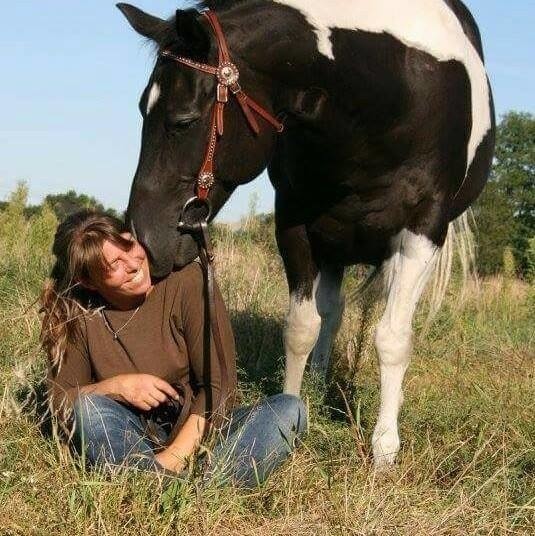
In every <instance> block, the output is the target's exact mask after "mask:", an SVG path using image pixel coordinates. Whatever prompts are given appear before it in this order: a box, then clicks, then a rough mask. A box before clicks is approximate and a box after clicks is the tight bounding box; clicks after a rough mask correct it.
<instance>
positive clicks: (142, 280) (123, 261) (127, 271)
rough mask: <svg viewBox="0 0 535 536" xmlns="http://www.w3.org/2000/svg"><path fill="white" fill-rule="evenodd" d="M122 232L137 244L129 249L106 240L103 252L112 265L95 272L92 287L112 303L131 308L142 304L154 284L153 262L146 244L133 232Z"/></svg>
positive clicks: (92, 277)
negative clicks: (152, 280) (150, 260)
mask: <svg viewBox="0 0 535 536" xmlns="http://www.w3.org/2000/svg"><path fill="white" fill-rule="evenodd" d="M121 236H123V237H124V238H126V239H128V240H132V242H133V244H134V245H133V246H132V248H131V249H130V250H128V251H125V250H124V249H121V248H120V247H119V246H117V245H115V244H114V243H113V242H109V241H108V240H106V241H105V242H104V244H103V245H102V253H103V255H104V257H105V259H106V260H107V261H108V264H109V266H110V267H109V269H107V270H101V271H99V273H97V274H91V281H90V285H87V286H89V287H90V288H92V289H93V290H96V291H97V292H98V293H99V294H100V295H101V296H102V297H104V298H105V299H106V300H107V301H109V302H110V303H111V304H112V305H115V306H117V307H121V308H129V307H132V306H135V305H136V304H138V305H139V303H141V301H142V300H143V299H144V298H145V296H146V295H147V293H148V292H149V290H150V289H151V287H152V282H151V278H150V272H149V262H148V259H147V254H146V253H145V250H144V249H143V246H142V245H141V244H140V243H139V242H137V241H136V240H134V239H133V238H132V235H131V234H130V233H122V234H121Z"/></svg>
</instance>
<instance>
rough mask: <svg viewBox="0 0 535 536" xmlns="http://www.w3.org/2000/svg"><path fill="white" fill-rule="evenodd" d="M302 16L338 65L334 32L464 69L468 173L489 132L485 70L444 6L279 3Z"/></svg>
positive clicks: (415, 1) (396, 1)
mask: <svg viewBox="0 0 535 536" xmlns="http://www.w3.org/2000/svg"><path fill="white" fill-rule="evenodd" d="M275 2H278V3H280V4H285V5H287V6H290V7H293V8H295V9H297V10H299V11H300V12H301V13H302V14H303V15H304V16H305V17H306V19H307V21H308V22H309V24H310V25H311V26H312V27H313V28H314V32H315V34H316V36H317V40H318V50H319V52H321V53H322V54H323V55H325V56H327V57H328V58H330V59H332V60H334V54H333V48H332V42H331V39H330V38H331V29H332V28H344V29H348V30H362V31H366V32H372V33H388V34H390V35H392V36H394V37H395V38H396V39H398V40H399V41H401V42H402V43H404V44H405V45H407V46H409V47H411V48H415V49H418V50H422V51H424V52H427V53H428V54H431V55H432V56H434V57H435V58H437V59H438V60H439V61H449V60H457V61H460V62H462V63H463V64H464V66H465V68H466V71H467V73H468V76H469V78H470V82H471V88H472V133H471V136H470V141H469V144H468V159H467V166H466V170H467V171H468V168H469V167H470V164H471V163H472V161H473V159H474V156H475V153H476V150H477V148H478V146H479V145H480V143H481V142H482V140H483V138H484V137H485V134H486V133H487V131H488V130H489V129H490V126H491V114H490V106H489V96H490V95H489V86H488V82H487V73H486V71H485V66H484V65H483V62H482V61H481V59H480V57H479V55H478V53H477V51H476V49H475V48H474V46H473V45H472V43H471V42H470V40H469V39H468V37H467V36H466V34H465V33H464V31H463V28H462V26H461V23H460V22H459V19H457V17H456V16H455V14H454V13H453V11H452V10H451V9H450V8H449V7H448V5H447V4H446V3H445V2H444V0H370V1H362V0H329V1H328V2H326V1H325V0H275Z"/></svg>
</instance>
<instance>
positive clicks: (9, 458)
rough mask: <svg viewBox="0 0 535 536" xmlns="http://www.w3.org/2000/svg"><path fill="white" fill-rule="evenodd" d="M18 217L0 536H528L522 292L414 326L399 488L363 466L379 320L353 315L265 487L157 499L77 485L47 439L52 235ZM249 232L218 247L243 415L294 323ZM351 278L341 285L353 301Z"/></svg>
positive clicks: (11, 216)
mask: <svg viewBox="0 0 535 536" xmlns="http://www.w3.org/2000/svg"><path fill="white" fill-rule="evenodd" d="M24 203H25V198H24V192H23V191H18V192H16V193H15V194H14V195H13V200H12V202H11V204H10V206H9V207H8V209H7V211H6V212H3V213H0V250H1V251H2V252H3V254H2V258H1V259H0V386H1V387H0V389H1V390H0V534H6V535H11V534H47V535H48V534H109V535H115V534H121V535H123V534H126V535H130V534H135V535H145V534H158V535H160V534H161V535H167V534H177V533H180V534H181V535H182V534H184V535H190V534H217V535H226V534H240V535H241V536H245V535H248V534H255V535H263V534H266V535H267V534H269V535H270V536H274V535H279V534H292V535H293V534H299V535H308V534H310V535H323V534H325V535H327V534H329V535H331V534H369V535H372V534H373V535H375V534H377V535H382V534H411V535H412V534H422V535H423V534H425V535H428V534H433V535H434V534H438V535H440V534H444V535H456V534H459V535H461V534H463V535H464V534H531V533H532V529H533V522H534V520H535V500H534V497H535V485H534V475H535V450H534V446H535V425H534V419H533V415H534V414H535V396H534V395H535V390H534V366H533V365H534V363H533V358H534V351H533V325H534V317H535V314H534V313H535V289H534V288H533V287H530V286H528V285H527V284H525V283H522V282H520V281H516V280H510V279H503V278H493V279H488V280H485V281H483V282H482V285H481V289H480V291H479V292H476V290H475V289H471V291H470V292H468V294H467V296H466V297H465V299H464V302H463V303H462V304H461V303H459V300H458V292H457V287H456V286H455V284H454V285H453V286H452V288H451V289H450V291H449V295H448V298H447V300H446V304H445V306H444V307H443V309H442V310H441V311H440V313H439V315H438V317H437V318H436V319H435V320H434V322H433V324H432V325H431V326H429V327H426V326H425V313H423V312H421V313H420V314H419V315H418V317H417V319H416V322H415V323H416V332H417V335H416V342H415V351H414V354H413V361H412V364H411V367H410V369H409V371H408V373H407V378H406V382H405V404H404V406H403V410H402V414H401V419H400V426H401V436H402V450H401V452H400V455H399V460H398V464H397V466H396V467H395V469H394V470H393V471H391V472H389V473H386V474H382V473H380V474H378V473H375V472H374V471H373V467H372V465H371V461H372V460H371V453H370V436H371V433H372V431H373V425H374V422H375V418H376V415H377V406H378V387H377V386H378V372H377V366H376V358H375V354H374V350H373V347H372V345H371V341H370V335H371V333H372V331H373V329H372V326H373V318H374V317H377V314H378V311H379V310H378V309H376V310H372V311H371V312H370V314H369V315H367V316H365V315H363V313H362V311H361V310H360V309H359V308H358V307H356V306H351V307H349V308H348V310H347V311H346V315H345V318H344V322H343V324H342V328H341V332H340V335H339V337H338V340H337V343H336V347H335V349H334V357H333V360H334V362H335V363H336V366H335V367H334V370H333V373H332V378H331V380H330V382H329V383H328V385H327V386H323V385H321V383H320V382H318V381H317V379H315V378H313V377H311V376H310V375H307V376H306V379H305V385H304V391H303V397H304V399H305V401H306V403H307V404H308V407H309V412H310V416H309V421H310V426H309V433H308V435H307V438H306V440H305V442H304V444H303V446H302V447H301V448H300V449H299V450H298V451H297V452H296V453H295V455H294V456H293V457H292V459H291V460H290V461H289V462H288V463H286V464H285V465H284V466H283V468H282V469H281V470H280V471H279V472H278V473H277V474H276V475H275V476H274V477H273V478H271V479H270V480H268V482H267V483H266V484H265V485H264V486H262V487H260V488H258V489H256V490H253V491H243V490H240V489H235V488H233V487H227V488H222V489H219V488H216V487H209V488H208V489H204V490H202V491H201V489H200V486H199V479H196V478H193V479H192V481H190V482H185V483H180V484H177V486H176V487H175V488H173V489H170V490H167V491H165V492H164V491H163V489H162V486H161V485H160V483H159V482H158V481H157V480H156V479H154V478H153V477H150V476H148V475H143V474H136V473H132V472H130V473H123V474H119V475H117V476H115V477H109V476H105V475H102V474H99V473H98V472H94V471H93V472H87V471H84V470H83V469H81V468H80V467H79V466H78V465H77V464H76V462H75V461H73V459H72V458H71V457H70V455H69V454H68V452H67V451H66V450H65V449H64V448H62V447H61V446H60V445H59V444H58V443H57V442H56V441H55V440H54V439H53V438H50V437H49V436H47V435H43V433H42V430H41V428H42V427H40V426H39V424H38V422H37V420H36V418H35V401H34V400H33V398H32V397H29V398H28V397H27V395H28V394H31V393H32V390H33V387H35V385H36V384H37V383H38V381H39V378H41V377H42V376H43V371H44V367H45V358H44V356H43V355H42V353H41V352H40V351H39V348H38V344H37V335H38V326H39V319H38V314H37V310H36V309H37V308H36V306H35V305H34V302H35V299H36V297H37V294H38V291H39V288H40V285H41V284H42V281H43V279H44V278H45V277H46V275H47V272H48V269H49V266H50V261H51V258H50V254H49V247H50V243H51V239H52V236H53V232H54V228H55V225H56V222H55V219H54V217H53V215H52V214H51V212H50V211H48V210H46V209H45V210H44V211H43V212H42V213H41V214H40V215H37V216H35V217H34V218H33V219H31V220H30V221H27V220H25V219H24V216H23V214H22V208H23V206H24ZM255 225H257V223H255V221H254V220H252V221H250V222H249V227H248V228H246V229H245V230H242V231H240V232H239V233H230V232H227V231H225V230H220V231H219V232H218V233H217V259H218V273H219V279H220V285H221V288H222V290H223V294H224V296H225V298H226V302H227V304H228V307H229V310H230V312H231V316H232V322H233V325H234V328H235V332H236V339H237V347H238V360H239V367H240V387H241V393H242V398H243V400H244V401H245V402H248V401H252V400H254V399H256V398H257V397H259V396H262V394H266V393H267V394H270V393H275V392H278V391H279V390H280V385H281V381H282V369H283V348H282V343H281V330H282V323H283V319H284V314H285V310H286V306H287V291H286V283H285V280H284V276H283V270H282V265H281V262H280V259H279V258H278V257H277V255H276V254H275V253H274V248H273V242H272V238H271V235H269V234H266V233H269V232H268V231H265V230H264V231H262V230H259V229H258V228H256V227H255ZM251 259H254V262H251ZM355 279H356V277H355V275H354V273H353V272H352V273H350V274H349V277H348V278H347V281H346V285H347V287H351V286H352V285H354V284H355ZM362 333H364V334H365V336H361V334H362Z"/></svg>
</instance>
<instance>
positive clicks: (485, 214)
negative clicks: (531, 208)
mask: <svg viewBox="0 0 535 536" xmlns="http://www.w3.org/2000/svg"><path fill="white" fill-rule="evenodd" d="M474 213H475V217H476V221H477V230H476V236H477V266H478V270H479V272H480V273H481V274H482V275H491V274H495V273H498V272H500V271H501V270H502V267H503V262H502V261H503V253H504V251H505V250H506V249H507V248H508V247H510V246H511V243H512V241H511V237H512V235H513V234H514V232H513V228H514V226H515V221H514V209H513V204H512V203H511V201H510V199H508V198H507V197H506V196H505V195H504V193H503V192H502V191H501V190H500V188H499V186H498V184H497V183H496V182H493V181H491V182H489V183H488V184H487V187H486V188H485V190H484V192H483V194H482V195H481V197H480V198H479V200H478V202H477V204H476V205H475V207H474Z"/></svg>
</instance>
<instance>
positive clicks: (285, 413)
mask: <svg viewBox="0 0 535 536" xmlns="http://www.w3.org/2000/svg"><path fill="white" fill-rule="evenodd" d="M266 402H267V404H268V405H269V407H270V408H271V410H272V411H273V412H274V413H275V415H276V418H277V419H278V420H280V421H282V422H283V423H285V424H286V426H287V427H288V428H289V429H290V430H293V431H295V432H296V433H297V434H299V435H300V434H303V433H304V432H305V431H306V429H307V422H308V421H307V409H306V406H305V404H304V402H303V400H302V399H301V398H299V397H298V396H294V395H290V394H287V393H279V394H277V395H273V396H270V397H269V398H268V399H267V400H266Z"/></svg>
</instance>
